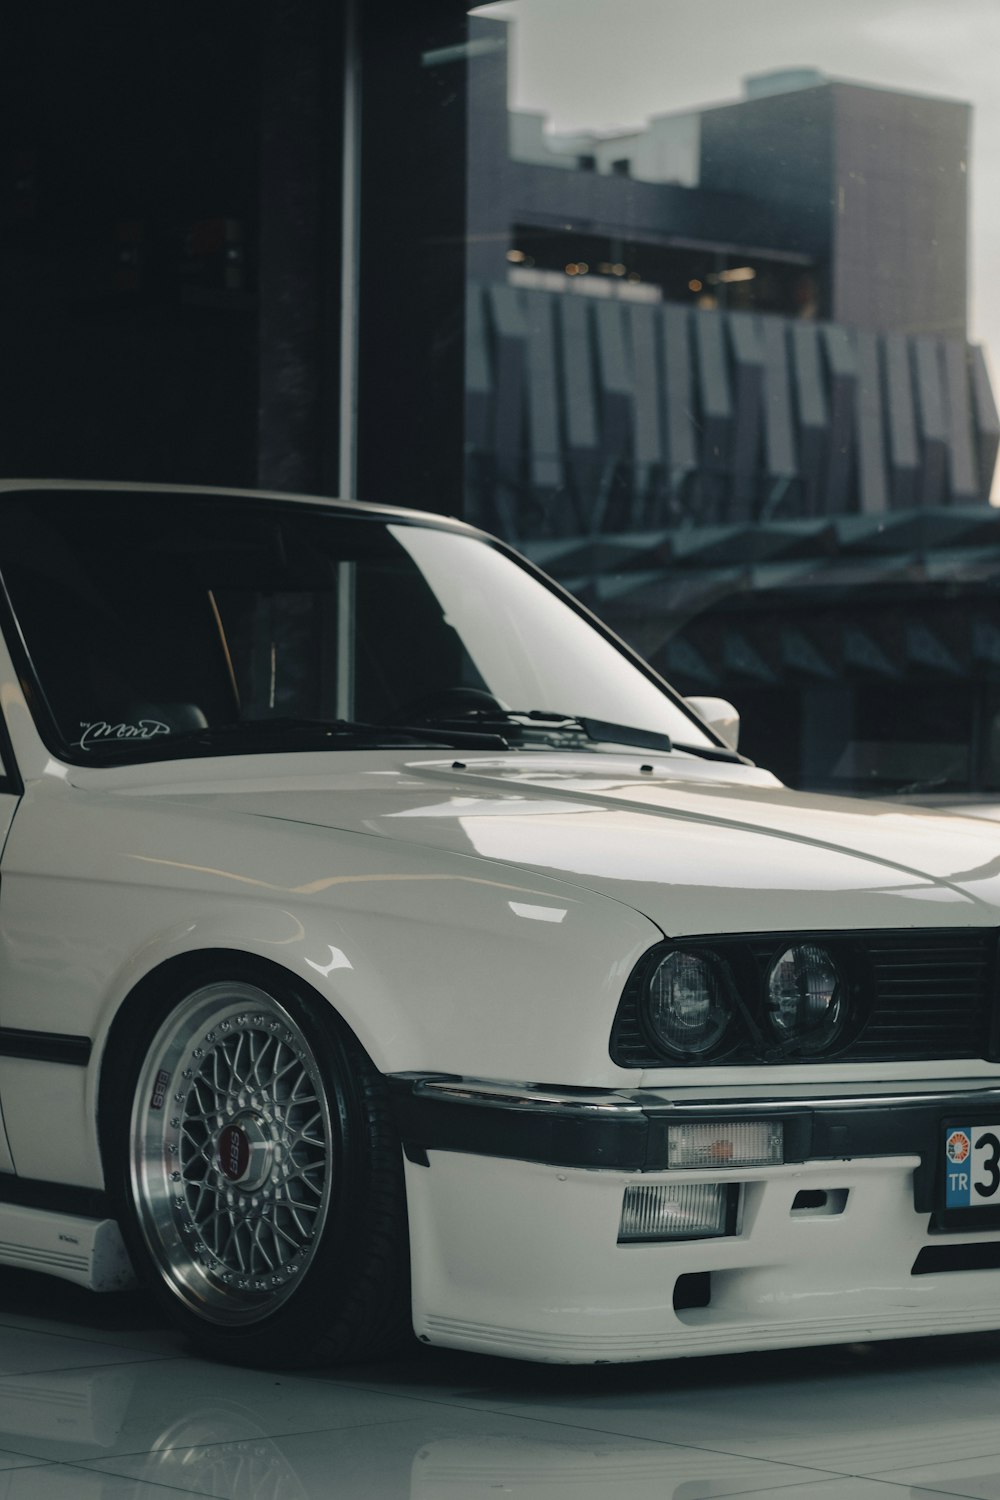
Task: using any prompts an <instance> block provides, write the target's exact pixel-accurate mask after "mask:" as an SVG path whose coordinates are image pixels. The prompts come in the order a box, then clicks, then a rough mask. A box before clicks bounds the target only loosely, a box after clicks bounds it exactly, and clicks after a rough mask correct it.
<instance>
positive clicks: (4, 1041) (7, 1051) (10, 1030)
mask: <svg viewBox="0 0 1000 1500" xmlns="http://www.w3.org/2000/svg"><path fill="white" fill-rule="evenodd" d="M90 1052H91V1041H90V1037H89V1036H70V1035H68V1034H67V1033H64V1032H61V1031H23V1030H22V1029H21V1028H20V1027H18V1026H0V1057H23V1058H27V1059H28V1060H29V1061H31V1062H47V1063H66V1064H67V1065H68V1066H69V1067H71V1068H85V1067H86V1066H87V1064H88V1063H89V1061H90Z"/></svg>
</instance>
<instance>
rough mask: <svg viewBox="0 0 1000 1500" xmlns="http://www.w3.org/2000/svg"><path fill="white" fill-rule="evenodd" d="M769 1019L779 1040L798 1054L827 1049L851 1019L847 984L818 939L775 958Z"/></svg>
mask: <svg viewBox="0 0 1000 1500" xmlns="http://www.w3.org/2000/svg"><path fill="white" fill-rule="evenodd" d="M766 1005H767V1019H768V1023H769V1025H770V1027H771V1030H772V1031H773V1033H774V1035H775V1036H776V1037H777V1039H778V1041H779V1042H781V1043H783V1044H784V1045H786V1046H788V1047H790V1049H791V1050H794V1051H795V1052H803V1053H813V1052H825V1051H827V1050H829V1048H830V1047H831V1046H832V1044H833V1043H834V1042H835V1041H836V1040H837V1037H838V1036H839V1035H840V1033H841V1031H842V1030H843V1028H844V1022H845V1020H846V1017H847V1003H846V995H845V987H844V983H843V981H842V979H841V977H840V974H839V972H838V970H837V965H836V964H835V963H834V961H833V959H832V958H831V956H830V954H829V953H828V952H827V950H826V949H825V948H822V947H820V945H819V944H818V943H796V944H794V945H792V946H790V947H788V948H785V949H784V951H783V952H781V953H779V954H778V956H777V957H776V958H775V959H774V961H773V963H772V964H771V967H770V969H769V971H768V976H767V998H766Z"/></svg>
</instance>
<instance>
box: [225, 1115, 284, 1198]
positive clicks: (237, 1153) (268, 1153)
mask: <svg viewBox="0 0 1000 1500" xmlns="http://www.w3.org/2000/svg"><path fill="white" fill-rule="evenodd" d="M215 1160H216V1163H217V1164H218V1168H219V1171H220V1172H221V1173H222V1175H223V1177H224V1178H225V1179H226V1181H227V1182H231V1183H232V1184H233V1185H234V1186H236V1185H237V1184H238V1185H239V1186H240V1187H241V1188H242V1189H243V1191H244V1192H256V1190H257V1189H258V1188H259V1187H263V1185H264V1183H265V1182H266V1181H267V1179H268V1177H269V1176H270V1173H271V1167H272V1165H273V1161H274V1143H273V1141H272V1140H271V1137H270V1134H269V1133H268V1130H267V1127H266V1126H265V1124H264V1122H263V1120H260V1119H258V1118H257V1116H256V1115H251V1114H246V1115H240V1116H239V1117H238V1118H237V1119H235V1120H230V1121H229V1123H228V1125H223V1127H222V1129H221V1130H220V1131H219V1134H218V1135H217V1136H216V1138H215Z"/></svg>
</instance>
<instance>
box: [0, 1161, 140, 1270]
mask: <svg viewBox="0 0 1000 1500" xmlns="http://www.w3.org/2000/svg"><path fill="white" fill-rule="evenodd" d="M103 1198H104V1195H103V1194H100V1193H90V1192H85V1191H83V1190H81V1189H74V1188H59V1187H57V1186H54V1185H52V1184H50V1183H25V1182H22V1181H20V1180H19V1179H18V1178H16V1177H15V1178H0V1266H15V1267H17V1268H18V1269H19V1270H23V1271H41V1272H44V1273H45V1274H46V1275H49V1276H58V1277H60V1278H61V1279H62V1280H63V1281H73V1282H75V1283H76V1284H77V1286H83V1287H87V1288H88V1290H90V1291H92V1292H121V1291H127V1290H128V1289H129V1288H130V1287H134V1286H136V1285H137V1281H136V1276H135V1272H134V1271H133V1269H132V1262H131V1261H130V1259H129V1255H128V1251H127V1250H126V1249H125V1242H124V1241H123V1239H122V1236H121V1230H120V1229H119V1228H118V1224H117V1221H116V1220H115V1219H112V1218H109V1217H107V1214H106V1209H105V1205H104V1203H103V1201H102V1200H103ZM5 1200H6V1201H5ZM11 1200H16V1201H11ZM45 1200H48V1201H45ZM102 1209H105V1211H104V1212H103V1213H102V1212H101V1210H102ZM88 1210H89V1212H88Z"/></svg>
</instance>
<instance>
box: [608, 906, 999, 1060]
mask: <svg viewBox="0 0 1000 1500" xmlns="http://www.w3.org/2000/svg"><path fill="white" fill-rule="evenodd" d="M997 936H998V935H997V932H996V931H995V930H994V929H976V930H974V931H973V932H970V931H969V929H967V928H966V929H960V930H957V931H951V930H941V929H936V930H934V929H931V930H925V931H923V932H920V931H911V930H906V931H902V932H898V933H885V932H879V933H870V934H869V933H863V932H862V933H852V934H845V933H829V932H827V933H819V932H817V933H775V934H773V935H767V936H761V937H742V938H740V937H724V938H713V937H708V936H706V937H698V938H689V939H685V940H683V941H680V940H679V941H678V944H677V946H680V947H685V948H698V949H704V950H707V951H711V952H713V953H715V954H717V955H720V956H722V957H723V958H724V959H725V960H726V962H727V964H729V966H730V968H731V970H732V972H733V977H734V982H735V984H736V987H737V990H738V991H739V994H740V998H741V1003H742V1005H743V1006H744V1007H745V1008H746V1009H747V1010H748V1011H749V1012H750V1014H751V1017H752V1018H753V1025H749V1026H748V1025H747V1024H746V1021H745V1020H744V1021H742V1022H740V1023H739V1025H738V1027H737V1029H738V1030H739V1029H742V1036H741V1038H737V1041H736V1044H735V1046H734V1047H733V1048H732V1049H731V1050H729V1051H727V1053H726V1054H725V1055H724V1056H720V1057H715V1058H710V1059H706V1061H707V1062H725V1063H733V1062H737V1063H738V1062H755V1061H768V1062H779V1063H780V1062H781V1061H783V1060H784V1056H783V1055H782V1054H781V1053H780V1051H779V1050H778V1049H777V1048H776V1047H774V1046H771V1047H770V1050H767V1051H764V1050H760V1045H759V1041H758V1040H756V1039H755V1037H754V1036H753V1034H752V1033H753V1031H754V1030H755V1029H757V1030H758V1031H759V1030H762V1029H763V1030H766V1028H765V1027H764V1024H763V1021H762V1009H763V999H762V997H763V991H764V988H765V983H766V975H767V971H768V968H769V966H770V964H771V963H772V962H773V960H774V959H775V957H776V956H777V955H778V954H779V953H781V951H782V950H783V948H784V947H787V946H790V945H791V944H793V943H802V942H812V941H815V942H818V943H822V944H826V945H827V946H828V947H829V949H830V950H831V952H833V953H834V955H835V957H836V958H837V961H838V963H839V964H840V965H841V969H842V972H845V973H847V974H849V975H850V977H851V988H852V992H853V995H854V1000H855V1003H859V1004H860V1009H861V1011H862V1013H863V1016H864V1019H863V1023H862V1024H861V1025H860V1026H858V1027H857V1028H856V1029H855V1031H854V1033H853V1034H852V1035H849V1036H848V1038H847V1040H846V1042H845V1041H844V1040H843V1039H841V1045H840V1048H839V1050H837V1051H835V1052H834V1053H832V1054H831V1055H827V1056H823V1055H816V1056H813V1057H804V1056H789V1057H788V1060H789V1061H790V1062H795V1063H797V1064H800V1063H803V1062H824V1061H830V1060H836V1061H838V1062H840V1061H844V1062H849V1061H852V1060H853V1061H864V1062H891V1061H897V1060H898V1061H907V1062H910V1061H920V1060H927V1061H929V1060H933V1059H934V1058H938V1057H940V1058H955V1057H975V1058H986V1057H987V1056H988V1055H990V1047H991V1030H992V1027H993V1023H994V993H995V989H996V977H995V971H996V949H997ZM669 946H670V945H669V944H665V945H664V949H667V948H669ZM644 974H645V969H644V968H643V967H642V965H640V966H639V968H637V970H636V972H635V973H634V974H633V976H632V978H631V979H630V981H629V984H628V986H627V987H626V990H625V994H624V995H623V997H622V1001H621V1004H620V1006H619V1010H618V1015H617V1017H616V1019H615V1025H614V1029H613V1032H612V1039H611V1055H612V1057H613V1058H614V1060H615V1061H616V1062H618V1063H619V1064H620V1065H621V1066H623V1067H631V1068H639V1067H647V1068H652V1067H664V1066H669V1065H670V1064H669V1060H668V1059H666V1058H665V1057H664V1056H663V1055H661V1053H660V1052H659V1051H658V1050H657V1049H656V1048H655V1047H654V1046H653V1045H652V1044H651V1042H650V1041H649V1040H648V1038H647V1036H646V1033H645V1031H644V1029H643V1025H642V1020H641V1017H640V1011H639V1001H640V992H641V985H642V980H643V976H644ZM693 1066H698V1064H693Z"/></svg>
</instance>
